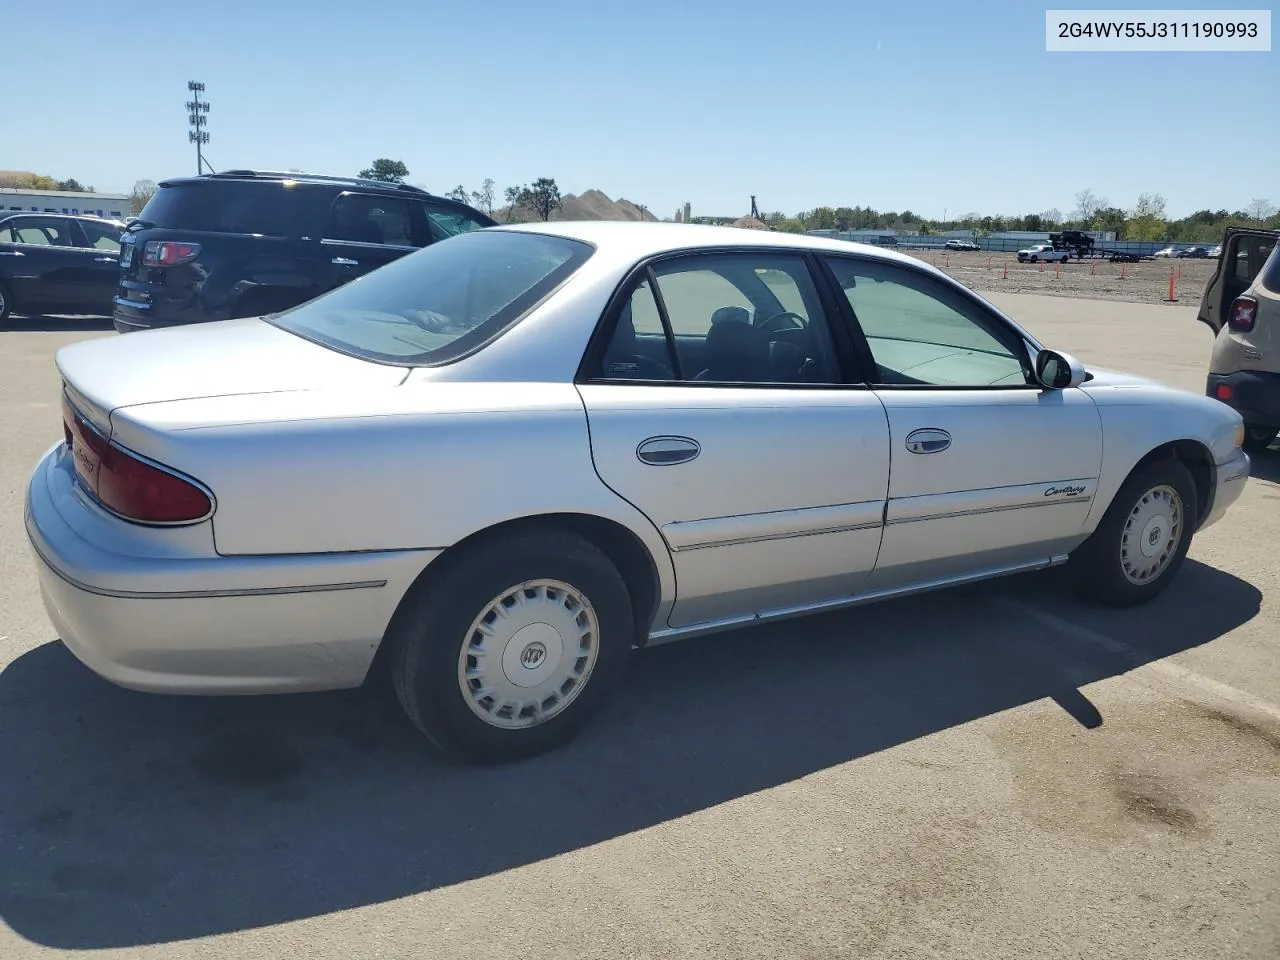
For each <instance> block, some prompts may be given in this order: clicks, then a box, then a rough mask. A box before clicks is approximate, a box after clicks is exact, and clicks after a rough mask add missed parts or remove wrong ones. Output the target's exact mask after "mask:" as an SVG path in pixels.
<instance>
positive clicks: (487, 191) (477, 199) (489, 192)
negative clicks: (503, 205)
mask: <svg viewBox="0 0 1280 960" xmlns="http://www.w3.org/2000/svg"><path fill="white" fill-rule="evenodd" d="M471 203H472V205H473V206H475V207H476V209H478V210H483V211H484V212H485V213H487V214H488V215H489V216H493V180H492V179H491V178H490V177H485V179H484V183H483V184H482V185H481V186H480V189H479V190H472V191H471Z"/></svg>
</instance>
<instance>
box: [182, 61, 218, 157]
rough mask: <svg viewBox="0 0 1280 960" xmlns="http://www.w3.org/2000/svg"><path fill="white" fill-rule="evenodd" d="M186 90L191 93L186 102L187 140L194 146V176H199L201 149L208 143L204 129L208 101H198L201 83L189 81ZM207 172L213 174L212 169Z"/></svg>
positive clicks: (207, 133) (207, 119)
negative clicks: (188, 127)
mask: <svg viewBox="0 0 1280 960" xmlns="http://www.w3.org/2000/svg"><path fill="white" fill-rule="evenodd" d="M187 89H188V90H190V91H191V99H190V100H188V101H187V125H188V126H190V127H191V130H190V131H189V132H188V133H187V140H189V141H190V142H191V143H194V144H195V145H196V176H200V174H202V173H204V152H203V150H202V149H201V148H202V147H203V146H204V145H205V144H206V143H208V142H209V131H208V130H206V129H205V128H204V125H205V124H206V123H208V122H209V118H208V117H207V116H205V114H207V113H208V112H209V101H207V100H201V99H200V94H202V93H204V84H203V83H197V82H196V81H194V80H189V81H188V82H187ZM209 172H210V173H212V172H213V168H212V167H210V168H209Z"/></svg>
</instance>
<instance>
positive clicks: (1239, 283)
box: [1198, 227, 1280, 334]
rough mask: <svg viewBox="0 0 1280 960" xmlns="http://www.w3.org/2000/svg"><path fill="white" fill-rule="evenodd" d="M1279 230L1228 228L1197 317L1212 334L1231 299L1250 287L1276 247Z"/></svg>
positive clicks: (1220, 322)
mask: <svg viewBox="0 0 1280 960" xmlns="http://www.w3.org/2000/svg"><path fill="white" fill-rule="evenodd" d="M1277 237H1280V231H1275V230H1250V229H1247V228H1244V227H1228V228H1227V232H1226V235H1225V236H1224V237H1223V238H1222V256H1220V257H1218V268H1217V270H1215V271H1214V274H1213V276H1211V277H1210V278H1209V280H1208V282H1207V283H1206V284H1205V287H1204V296H1203V297H1202V298H1201V300H1200V313H1199V315H1198V319H1199V320H1200V322H1201V323H1203V324H1207V325H1208V327H1209V329H1210V330H1212V331H1213V332H1214V333H1215V334H1216V333H1217V332H1218V331H1219V330H1221V329H1222V326H1223V324H1225V323H1226V322H1227V321H1226V318H1227V311H1228V310H1229V309H1230V307H1231V301H1233V300H1235V298H1236V297H1238V296H1240V294H1242V293H1244V292H1245V291H1246V290H1248V289H1249V285H1250V284H1251V283H1253V279H1254V277H1256V276H1257V275H1258V274H1259V272H1261V270H1262V265H1263V264H1264V263H1266V262H1267V257H1269V256H1270V255H1271V251H1272V250H1273V249H1275V245H1276V238H1277Z"/></svg>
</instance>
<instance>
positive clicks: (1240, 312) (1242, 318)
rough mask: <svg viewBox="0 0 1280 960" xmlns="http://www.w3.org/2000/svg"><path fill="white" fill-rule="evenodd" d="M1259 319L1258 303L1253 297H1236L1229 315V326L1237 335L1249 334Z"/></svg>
mask: <svg viewBox="0 0 1280 960" xmlns="http://www.w3.org/2000/svg"><path fill="white" fill-rule="evenodd" d="M1257 317H1258V301H1257V300H1255V299H1253V297H1236V298H1235V300H1234V301H1233V302H1232V304H1231V312H1230V314H1228V315H1227V326H1229V327H1230V328H1231V329H1232V330H1234V331H1236V332H1237V333H1248V332H1249V331H1250V330H1252V329H1253V324H1254V321H1255V320H1257Z"/></svg>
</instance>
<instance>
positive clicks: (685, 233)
mask: <svg viewBox="0 0 1280 960" xmlns="http://www.w3.org/2000/svg"><path fill="white" fill-rule="evenodd" d="M489 229H490V230H510V231H515V232H520V233H541V234H546V235H549V236H555V237H565V238H567V239H569V240H581V241H583V242H585V243H590V244H593V245H595V246H597V247H602V248H606V249H607V250H608V251H609V252H610V253H612V254H615V255H617V256H619V257H628V258H632V259H636V260H639V259H643V258H646V257H651V256H654V255H656V254H661V253H667V252H676V251H680V250H689V249H699V248H712V247H772V248H774V249H786V250H799V251H804V250H818V251H828V252H831V253H846V254H847V253H857V254H860V255H862V256H867V257H874V258H877V259H880V260H890V261H893V262H895V263H909V264H912V265H914V266H920V265H921V264H922V261H920V260H917V259H916V258H915V257H910V256H908V255H906V254H904V253H898V252H897V251H895V250H886V249H884V248H883V247H877V246H874V245H872V244H866V243H854V242H852V241H849V240H834V239H830V238H828V237H815V236H810V235H808V234H803V233H783V232H780V231H773V230H748V229H745V228H743V227H728V226H723V227H722V226H712V225H709V224H707V225H704V224H693V223H655V222H653V221H648V220H646V221H637V220H553V221H550V222H547V223H507V224H499V225H498V226H496V227H490V228H489ZM924 266H928V264H924Z"/></svg>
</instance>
